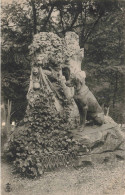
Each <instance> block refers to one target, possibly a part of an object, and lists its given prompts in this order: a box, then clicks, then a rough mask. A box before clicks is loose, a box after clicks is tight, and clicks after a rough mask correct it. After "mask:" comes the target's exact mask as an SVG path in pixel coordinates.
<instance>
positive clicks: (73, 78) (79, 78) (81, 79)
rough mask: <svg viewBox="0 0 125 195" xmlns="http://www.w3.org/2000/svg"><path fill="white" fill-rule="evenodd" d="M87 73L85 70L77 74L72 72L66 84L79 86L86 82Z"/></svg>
mask: <svg viewBox="0 0 125 195" xmlns="http://www.w3.org/2000/svg"><path fill="white" fill-rule="evenodd" d="M85 77H86V74H85V72H84V71H80V72H78V73H76V74H71V75H70V78H69V80H68V81H67V82H66V86H68V87H74V88H76V89H77V88H78V87H79V86H80V85H83V84H84V83H85Z"/></svg>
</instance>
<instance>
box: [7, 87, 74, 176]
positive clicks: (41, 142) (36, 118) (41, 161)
mask: <svg viewBox="0 0 125 195" xmlns="http://www.w3.org/2000/svg"><path fill="white" fill-rule="evenodd" d="M42 90H44V93H43V91H42ZM64 109H65V108H64ZM69 129H70V124H69V122H68V113H67V112H66V111H64V112H62V113H59V112H57V110H56V109H55V106H54V100H53V95H52V94H51V93H49V92H48V91H47V89H46V88H45V87H44V89H41V90H40V91H39V96H38V97H37V99H35V101H34V104H32V105H30V104H29V105H28V107H27V112H26V115H25V118H24V120H23V121H22V125H21V124H20V125H19V126H18V127H17V128H16V130H15V131H14V132H13V134H12V135H11V138H10V141H9V147H8V157H9V158H11V160H12V161H13V162H14V165H15V167H16V170H17V171H19V172H20V173H21V174H23V175H25V176H30V177H36V176H38V175H41V174H42V173H43V172H44V170H46V169H52V168H55V167H57V166H61V165H65V164H67V163H68V162H69V161H70V160H71V159H73V158H74V152H75V150H74V147H73V146H74V145H75V141H74V140H73V137H72V135H71V133H70V132H69Z"/></svg>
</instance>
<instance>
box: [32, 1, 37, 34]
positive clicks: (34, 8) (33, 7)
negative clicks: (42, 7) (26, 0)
mask: <svg viewBox="0 0 125 195" xmlns="http://www.w3.org/2000/svg"><path fill="white" fill-rule="evenodd" d="M31 5H32V10H33V32H34V34H36V33H37V28H36V27H37V18H36V7H35V3H34V0H31Z"/></svg>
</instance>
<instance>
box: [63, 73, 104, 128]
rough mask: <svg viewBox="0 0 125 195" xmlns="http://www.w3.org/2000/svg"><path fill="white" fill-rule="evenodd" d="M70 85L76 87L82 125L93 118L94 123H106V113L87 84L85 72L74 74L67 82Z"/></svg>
mask: <svg viewBox="0 0 125 195" xmlns="http://www.w3.org/2000/svg"><path fill="white" fill-rule="evenodd" d="M66 85H67V86H68V87H74V100H75V102H76V104H77V107H78V110H79V114H80V126H81V127H84V126H85V121H86V120H93V122H94V124H96V125H102V124H103V123H104V113H103V110H102V108H101V106H100V105H99V104H98V102H97V100H96V98H95V96H94V95H93V94H92V92H91V91H90V90H89V88H88V87H87V86H86V84H85V72H84V71H81V72H78V73H76V74H72V75H71V76H70V78H69V80H68V81H67V82H66Z"/></svg>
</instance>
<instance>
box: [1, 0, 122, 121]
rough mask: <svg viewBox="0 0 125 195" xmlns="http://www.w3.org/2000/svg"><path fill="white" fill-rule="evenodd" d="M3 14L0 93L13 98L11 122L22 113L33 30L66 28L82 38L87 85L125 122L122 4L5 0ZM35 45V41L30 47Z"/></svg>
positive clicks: (60, 30) (112, 0) (59, 32)
mask: <svg viewBox="0 0 125 195" xmlns="http://www.w3.org/2000/svg"><path fill="white" fill-rule="evenodd" d="M1 15H2V18H1V34H2V39H1V64H2V67H1V72H2V74H1V83H2V86H1V96H2V103H4V104H5V105H6V108H7V101H8V100H9V101H11V102H12V110H11V121H16V122H18V121H19V120H21V119H22V118H23V117H24V114H25V110H26V106H27V100H26V94H27V91H28V87H29V79H30V72H31V61H32V59H31V58H30V55H29V49H28V46H29V45H30V44H31V43H32V40H33V36H34V34H37V33H39V32H54V33H56V34H57V35H58V36H60V37H64V36H65V33H66V32H68V31H74V32H76V33H77V34H78V35H79V37H80V41H79V44H80V47H81V48H84V58H83V61H82V69H83V70H85V71H86V74H87V78H86V83H87V85H88V86H89V88H90V90H91V91H92V92H93V93H94V95H95V96H96V97H97V99H98V101H99V103H100V104H101V105H103V104H105V105H106V106H109V108H110V116H112V117H113V119H114V120H115V121H116V122H118V123H120V124H124V123H125V54H124V46H125V29H124V26H125V24H124V23H125V2H124V1H118V0H23V1H16V0H15V1H9V2H6V1H3V2H2V14H1ZM34 47H35V45H34Z"/></svg>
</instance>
